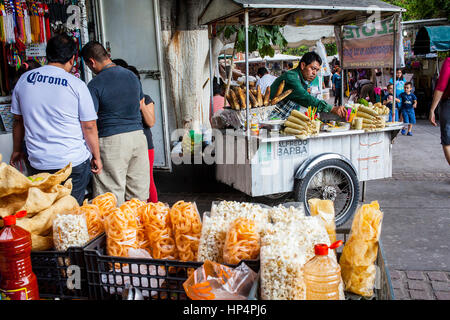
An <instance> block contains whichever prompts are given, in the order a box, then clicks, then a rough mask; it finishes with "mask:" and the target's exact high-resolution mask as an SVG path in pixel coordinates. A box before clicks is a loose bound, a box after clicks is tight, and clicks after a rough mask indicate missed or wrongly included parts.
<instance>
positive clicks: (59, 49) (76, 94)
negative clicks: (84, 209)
mask: <svg viewBox="0 0 450 320" xmlns="http://www.w3.org/2000/svg"><path fill="white" fill-rule="evenodd" d="M76 52H77V45H76V43H75V42H74V41H73V39H72V38H70V37H69V36H67V35H65V34H61V35H57V36H55V37H53V38H52V39H50V40H49V42H48V44H47V60H48V65H46V66H44V67H41V68H38V69H34V70H31V71H29V72H26V73H25V74H24V75H23V76H22V77H21V78H20V79H19V81H18V83H17V85H16V87H15V89H14V92H13V96H12V106H11V112H12V113H13V114H14V120H15V121H14V129H13V139H14V150H13V154H12V156H11V165H14V164H15V163H17V161H19V160H21V159H22V158H23V156H24V154H23V152H22V142H23V140H24V139H25V144H26V148H27V152H28V160H29V161H30V165H31V167H32V169H33V170H32V171H33V172H32V174H37V173H41V172H48V173H55V172H56V171H58V170H61V169H62V168H64V167H65V166H67V165H68V164H69V163H72V174H71V176H70V178H71V179H72V183H73V190H72V196H73V197H74V198H75V199H77V201H78V203H79V204H80V205H81V204H82V202H83V200H84V196H85V191H86V187H87V185H88V184H89V182H90V181H91V178H92V173H94V174H99V173H100V172H101V171H102V168H103V165H102V162H101V159H100V150H99V143H98V131H97V113H96V111H95V107H94V103H93V101H92V97H91V94H90V92H89V89H88V88H87V86H86V84H85V83H84V82H83V81H82V80H80V79H78V78H76V77H75V76H73V75H71V74H70V73H69V72H70V70H72V68H73V65H74V61H75V55H76Z"/></svg>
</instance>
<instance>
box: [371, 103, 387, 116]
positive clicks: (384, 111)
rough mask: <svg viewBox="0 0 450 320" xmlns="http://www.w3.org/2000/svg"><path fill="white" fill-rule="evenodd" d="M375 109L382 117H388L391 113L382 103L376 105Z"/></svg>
mask: <svg viewBox="0 0 450 320" xmlns="http://www.w3.org/2000/svg"><path fill="white" fill-rule="evenodd" d="M373 109H374V110H375V111H376V112H377V113H378V114H379V115H380V116H387V115H388V114H389V112H390V110H389V108H388V107H386V106H384V105H383V104H382V103H381V102H378V103H376V104H374V106H373Z"/></svg>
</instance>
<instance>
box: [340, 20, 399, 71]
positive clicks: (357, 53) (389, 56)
mask: <svg viewBox="0 0 450 320" xmlns="http://www.w3.org/2000/svg"><path fill="white" fill-rule="evenodd" d="M399 25H400V24H399ZM400 44H402V35H401V28H400V27H399V28H397V64H398V66H399V67H400V66H401V65H402V64H403V63H402V61H403V60H404V57H402V55H403V47H402V46H401V45H400ZM342 50H343V66H344V69H359V68H362V69H364V68H392V67H393V62H394V19H392V18H391V19H386V20H382V21H378V22H368V23H365V24H364V25H359V26H344V30H343V42H342Z"/></svg>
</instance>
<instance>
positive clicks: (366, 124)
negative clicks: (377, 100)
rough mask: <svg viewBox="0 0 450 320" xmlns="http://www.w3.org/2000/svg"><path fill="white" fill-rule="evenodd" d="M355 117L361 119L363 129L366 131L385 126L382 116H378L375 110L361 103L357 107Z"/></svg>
mask: <svg viewBox="0 0 450 320" xmlns="http://www.w3.org/2000/svg"><path fill="white" fill-rule="evenodd" d="M356 118H362V119H363V129H364V130H366V131H375V130H380V129H384V128H385V127H386V119H385V118H384V116H380V115H379V114H378V113H377V112H376V111H375V110H372V109H370V108H368V107H365V106H362V105H361V106H359V107H358V113H357V114H356ZM356 118H355V119H356Z"/></svg>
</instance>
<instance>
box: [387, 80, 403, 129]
mask: <svg viewBox="0 0 450 320" xmlns="http://www.w3.org/2000/svg"><path fill="white" fill-rule="evenodd" d="M387 91H388V93H387V94H386V95H385V96H384V97H383V104H384V105H385V106H387V107H388V108H389V110H390V112H389V122H398V119H399V110H398V107H399V102H400V99H398V98H396V99H395V101H396V102H397V103H396V108H395V120H393V119H392V113H393V110H392V103H393V102H394V85H393V84H388V86H387Z"/></svg>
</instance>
